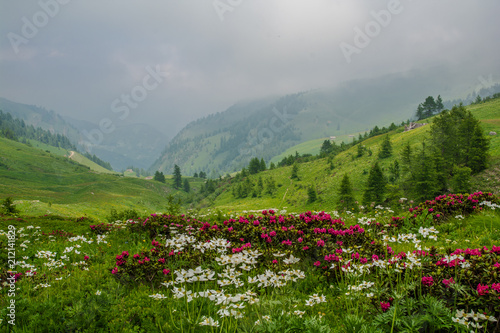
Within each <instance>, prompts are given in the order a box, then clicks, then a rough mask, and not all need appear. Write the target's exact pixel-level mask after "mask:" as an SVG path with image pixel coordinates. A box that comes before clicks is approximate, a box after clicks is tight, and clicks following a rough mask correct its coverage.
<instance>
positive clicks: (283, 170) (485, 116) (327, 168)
mask: <svg viewBox="0 0 500 333" xmlns="http://www.w3.org/2000/svg"><path fill="white" fill-rule="evenodd" d="M466 108H467V109H468V110H470V111H471V112H472V114H473V115H474V117H475V118H476V119H478V120H479V121H480V124H481V127H482V130H483V133H484V134H486V135H487V137H488V139H489V141H490V150H489V155H490V157H489V163H488V168H487V169H486V170H484V171H482V172H480V173H478V174H477V175H474V176H473V177H472V180H471V183H470V185H471V191H478V190H481V191H486V192H493V193H495V194H498V193H500V98H495V99H491V100H488V101H486V102H482V103H480V104H474V105H469V106H467V107H466ZM432 121H433V118H430V119H426V120H425V122H426V123H431V122H432ZM430 127H431V126H429V125H426V126H421V127H418V128H416V129H413V130H411V131H407V132H405V131H404V128H401V127H399V128H397V129H396V130H394V131H391V132H389V133H388V137H389V139H390V142H391V144H392V149H393V152H392V156H390V157H389V158H384V159H379V158H378V153H379V151H380V150H381V148H382V145H383V142H384V139H385V138H386V134H384V135H379V136H374V137H371V138H368V139H366V140H364V141H362V143H361V144H357V145H355V146H354V147H352V148H349V149H347V150H345V151H343V152H341V153H339V154H337V155H335V156H334V157H331V156H330V157H325V158H310V159H309V160H308V159H307V158H305V159H303V161H304V162H300V163H297V169H298V170H297V174H298V179H297V178H296V179H292V178H291V174H292V169H293V166H286V167H277V168H275V169H273V170H265V171H262V172H258V173H257V174H247V175H246V176H242V175H241V173H239V174H238V175H237V176H233V177H228V178H226V177H224V178H222V180H221V181H219V180H216V182H217V185H215V189H214V191H213V193H212V194H211V195H210V196H209V197H208V198H207V199H208V200H206V202H204V203H205V204H207V205H208V206H209V207H210V208H213V207H217V209H220V210H222V211H224V210H227V211H245V210H249V211H250V210H252V211H261V210H262V209H269V208H275V209H279V210H281V209H284V210H285V211H288V212H290V213H291V212H300V211H305V210H316V211H333V210H336V209H337V201H338V197H339V193H338V192H339V187H340V183H341V180H342V177H343V176H344V174H347V175H348V176H349V178H350V181H351V183H352V189H353V195H354V198H355V199H356V200H358V201H359V202H361V201H362V198H363V192H364V191H365V189H366V186H367V182H368V178H369V171H370V168H371V167H372V165H373V164H374V163H375V162H378V163H379V164H380V167H381V169H382V171H383V174H384V176H385V177H389V175H390V174H391V168H392V166H393V165H394V161H396V160H398V161H399V162H398V163H400V167H401V169H400V172H401V174H400V175H401V178H400V179H399V181H396V182H395V184H394V185H393V184H391V185H389V190H388V191H387V197H388V198H389V199H390V200H391V201H392V202H391V204H392V205H398V203H397V202H398V200H399V199H400V198H402V197H406V198H408V202H403V205H405V207H407V205H408V203H409V201H410V200H411V199H412V198H411V197H410V196H406V194H408V193H406V189H405V185H404V184H403V183H402V182H401V181H402V179H404V177H406V176H407V175H406V174H405V171H404V170H403V162H402V156H403V151H404V149H405V145H406V144H407V143H409V144H410V145H411V147H412V150H413V152H415V151H418V150H419V149H421V148H422V142H423V140H424V138H426V137H428V136H429V130H430ZM490 132H496V133H498V134H497V135H489V133H490ZM360 145H361V146H362V147H363V148H364V149H363V153H362V156H359V150H358V146H360ZM270 184H271V185H270ZM448 185H449V186H453V184H452V183H451V182H450V184H448ZM240 187H246V188H247V189H249V190H248V192H247V196H246V197H242V196H241V195H238V191H239V188H240ZM270 187H272V191H270V190H269V188H270ZM311 188H313V189H314V190H315V193H316V194H317V200H316V201H315V202H313V203H310V202H308V200H309V194H308V191H309V190H310V189H311ZM451 190H453V188H452V189H451ZM268 192H271V193H268ZM417 204H418V202H415V203H414V205H417ZM407 208H408V207H407ZM348 210H350V209H349V208H348Z"/></svg>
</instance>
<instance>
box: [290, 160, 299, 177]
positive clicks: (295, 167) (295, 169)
mask: <svg viewBox="0 0 500 333" xmlns="http://www.w3.org/2000/svg"><path fill="white" fill-rule="evenodd" d="M298 172H299V166H298V165H297V163H294V164H293V167H292V174H291V175H290V178H291V179H297V180H299V175H298Z"/></svg>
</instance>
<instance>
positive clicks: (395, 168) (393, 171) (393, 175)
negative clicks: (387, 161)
mask: <svg viewBox="0 0 500 333" xmlns="http://www.w3.org/2000/svg"><path fill="white" fill-rule="evenodd" d="M389 173H390V176H389V181H390V182H391V183H392V184H394V183H396V182H397V181H398V179H399V162H398V160H394V163H392V164H391V165H390V166H389Z"/></svg>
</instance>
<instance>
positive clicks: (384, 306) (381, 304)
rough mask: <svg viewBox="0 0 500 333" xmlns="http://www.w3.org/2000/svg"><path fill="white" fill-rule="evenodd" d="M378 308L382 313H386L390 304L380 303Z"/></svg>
mask: <svg viewBox="0 0 500 333" xmlns="http://www.w3.org/2000/svg"><path fill="white" fill-rule="evenodd" d="M380 307H381V308H382V311H383V312H386V311H387V310H389V308H390V307H391V303H389V302H380Z"/></svg>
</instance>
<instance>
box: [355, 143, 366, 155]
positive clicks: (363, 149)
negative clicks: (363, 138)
mask: <svg viewBox="0 0 500 333" xmlns="http://www.w3.org/2000/svg"><path fill="white" fill-rule="evenodd" d="M364 152H365V146H363V145H362V144H361V143H360V144H358V154H357V155H356V157H361V156H363V153H364Z"/></svg>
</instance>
